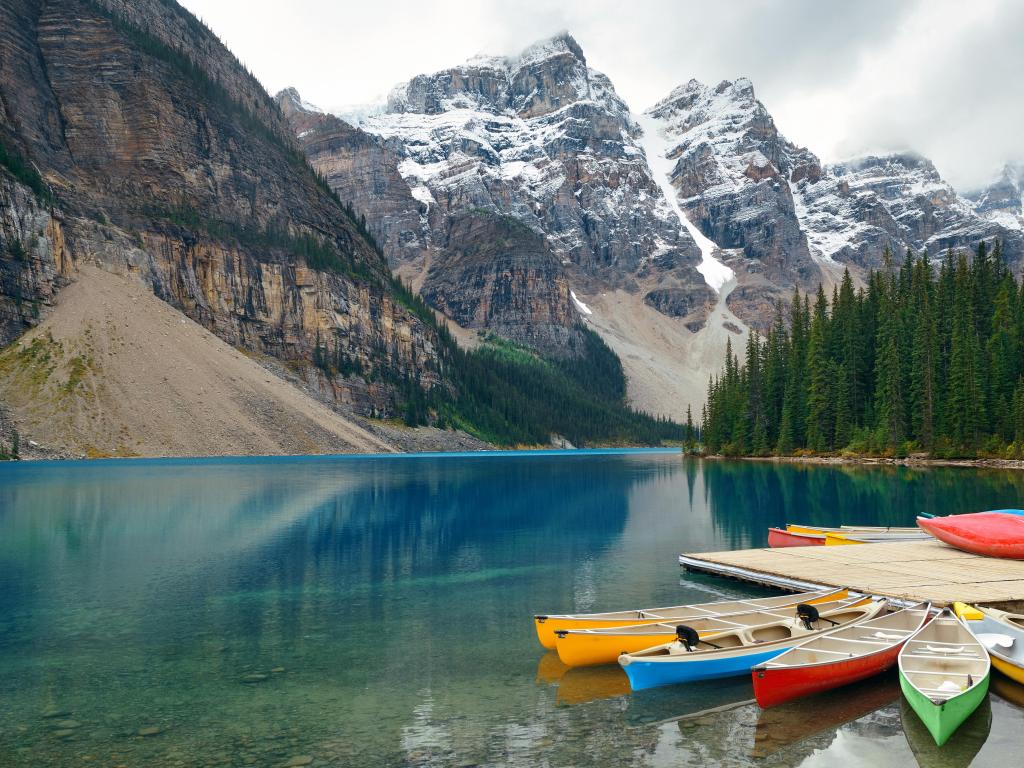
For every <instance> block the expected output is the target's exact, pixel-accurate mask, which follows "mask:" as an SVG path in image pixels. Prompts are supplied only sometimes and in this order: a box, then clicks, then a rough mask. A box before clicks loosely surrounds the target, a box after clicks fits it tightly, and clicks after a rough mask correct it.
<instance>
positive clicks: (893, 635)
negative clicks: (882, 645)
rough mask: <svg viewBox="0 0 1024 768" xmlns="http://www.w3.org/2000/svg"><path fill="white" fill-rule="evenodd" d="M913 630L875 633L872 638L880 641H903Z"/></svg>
mask: <svg viewBox="0 0 1024 768" xmlns="http://www.w3.org/2000/svg"><path fill="white" fill-rule="evenodd" d="M912 631H913V630H910V629H908V630H904V631H902V632H881V631H879V632H875V633H874V634H873V635H872V637H877V638H879V639H880V640H902V639H903V638H904V637H906V636H907V635H909V634H910V633H911V632H912Z"/></svg>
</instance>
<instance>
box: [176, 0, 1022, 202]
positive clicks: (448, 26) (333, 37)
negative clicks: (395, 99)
mask: <svg viewBox="0 0 1024 768" xmlns="http://www.w3.org/2000/svg"><path fill="white" fill-rule="evenodd" d="M184 5H185V6H186V7H188V8H189V9H190V10H192V11H193V12H194V13H196V14H197V15H199V16H200V17H201V18H203V19H204V20H205V21H206V22H207V23H208V24H209V25H210V26H211V27H212V28H213V30H214V31H215V32H216V33H217V34H219V35H220V37H221V39H223V40H224V41H225V43H226V44H227V45H228V46H229V47H230V48H231V49H232V50H233V51H234V52H235V53H236V54H237V55H238V56H239V58H241V59H242V60H243V61H244V62H245V63H246V64H247V65H249V66H250V68H251V69H252V70H253V71H254V72H255V73H256V75H257V77H259V78H260V79H261V81H262V82H263V83H264V85H265V86H266V87H267V88H268V90H270V91H271V92H274V91H276V90H278V89H280V88H283V87H285V86H287V85H294V86H296V87H297V88H298V89H299V91H300V92H301V93H302V94H303V96H304V97H305V98H307V99H309V100H311V101H313V102H314V103H317V104H321V105H323V106H325V107H327V108H332V109H336V108H339V107H341V106H343V105H346V104H353V103H365V102H369V101H373V100H376V99H378V98H380V97H381V96H383V95H384V94H386V93H387V91H388V90H390V88H391V87H392V86H393V85H394V84H396V83H398V82H400V81H403V80H406V79H408V78H410V77H412V76H413V75H416V74H419V73H421V72H431V71H435V70H438V69H442V68H444V67H447V66H452V65H454V64H457V63H459V62H461V61H464V60H465V59H467V58H469V57H470V56H472V55H474V54H477V53H494V54H503V53H507V54H512V53H516V52H518V51H519V50H520V49H522V48H523V47H525V46H526V45H528V44H529V43H531V42H533V41H534V40H536V39H539V38H542V37H546V36H549V35H552V34H555V33H556V32H558V31H560V30H563V29H568V30H569V31H570V32H571V33H572V34H573V35H574V36H575V37H576V39H577V40H578V41H579V42H580V44H581V46H582V47H583V50H584V52H585V53H586V55H587V59H588V61H589V63H590V64H591V66H594V67H595V68H597V69H600V70H601V71H603V72H605V73H606V74H607V75H608V76H609V77H611V79H612V81H613V83H615V86H616V89H617V90H618V91H619V93H620V94H621V95H622V96H623V97H624V98H625V99H626V101H627V102H628V103H629V104H630V105H631V107H632V108H633V109H636V110H641V109H644V108H646V107H648V106H650V105H651V104H652V103H654V102H655V101H657V100H658V99H660V98H661V97H663V96H664V95H665V94H666V93H668V91H670V90H671V89H672V88H673V87H674V86H676V85H678V84H680V83H682V82H685V81H686V80H689V79H690V78H691V77H696V78H697V79H699V80H702V81H704V82H708V83H716V82H718V81H720V80H723V79H734V78H736V77H739V76H741V75H743V76H747V77H750V78H751V80H753V82H754V86H755V89H756V91H757V94H758V96H759V97H760V98H761V99H762V101H764V102H765V105H766V106H767V107H768V109H769V110H770V111H771V112H772V114H773V115H774V116H775V117H776V120H777V121H778V123H779V126H780V128H781V129H782V130H783V131H784V132H785V133H786V135H787V136H788V137H789V138H790V139H792V140H793V141H796V142H797V143H800V144H803V145H806V146H808V147H809V148H810V149H811V150H813V151H815V152H817V153H818V154H819V155H821V156H822V157H823V159H825V160H835V159H840V158H842V157H846V156H850V155H853V154H858V153H862V152H866V151H891V150H902V149H916V150H917V151H920V152H921V153H923V154H925V155H927V156H929V157H930V158H931V159H932V160H933V161H934V162H935V163H936V165H937V166H938V168H939V170H940V171H941V172H942V173H943V174H944V175H946V176H947V177H948V178H949V180H950V181H952V182H953V183H954V184H956V185H958V186H959V187H961V188H968V187H971V186H975V185H978V184H981V183H984V182H986V181H987V180H988V179H989V178H991V176H993V175H994V173H995V172H996V170H997V169H998V167H999V166H1000V165H1001V164H1002V163H1003V162H1005V161H1007V160H1010V159H1018V158H1021V157H1022V156H1024V142H1022V141H1021V140H1020V138H1019V130H1020V129H1019V126H1021V125H1022V123H1024V86H1022V85H1021V81H1020V73H1021V72H1024V45H1021V44H1020V40H1021V39H1024V4H1020V3H1017V2H1014V0H975V2H972V3H964V2H962V0H916V1H913V2H911V1H910V0H908V1H907V2H899V3H893V2H890V1H889V0H862V1H861V2H856V3H823V2H820V0H795V1H793V2H785V3H778V2H770V1H769V0H734V1H733V2H728V3H722V2H717V3H711V2H694V1H693V0H690V1H689V2H676V1H674V0H648V1H647V2H637V3H634V4H632V5H631V6H629V7H628V9H626V6H623V4H622V3H621V2H613V1H612V0H589V1H585V0H564V1H563V2H543V1H542V0H520V2H517V3H514V4H512V3H506V2H501V1H500V0H479V1H478V2H476V3H465V2H461V1H460V2H447V1H441V0H438V1H435V2H423V1H422V0H421V1H420V2H413V1H412V0H377V2H375V3H358V4H356V3H332V2H327V1H326V0H292V2H291V3H290V4H289V5H288V9H287V12H283V11H282V9H281V6H280V4H279V3H278V2H276V1H272V0H185V2H184Z"/></svg>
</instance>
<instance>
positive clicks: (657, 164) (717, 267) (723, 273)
mask: <svg viewBox="0 0 1024 768" xmlns="http://www.w3.org/2000/svg"><path fill="white" fill-rule="evenodd" d="M633 119H634V120H635V121H636V122H637V123H638V124H639V125H640V128H641V130H642V131H643V133H642V134H641V136H640V139H639V143H640V146H641V147H642V148H643V150H644V154H645V155H646V157H647V164H648V165H649V166H650V169H651V175H652V177H653V178H654V181H655V183H657V185H658V186H659V187H660V188H661V191H662V194H663V195H664V196H665V202H666V204H667V205H668V206H669V208H670V209H671V210H672V212H673V213H674V214H675V216H676V217H677V218H678V219H679V223H680V224H682V225H683V227H684V228H685V229H686V231H687V232H689V233H690V237H692V238H693V239H694V241H695V242H696V243H697V247H698V248H700V255H701V262H700V265H699V266H698V267H697V271H698V272H700V273H701V275H703V276H704V280H705V282H707V284H708V285H709V286H710V287H711V289H712V290H714V291H715V293H721V292H722V287H723V286H724V285H725V284H726V283H728V282H729V281H730V280H733V279H735V277H736V273H735V272H733V271H732V269H730V268H729V267H727V266H726V265H725V264H723V263H722V262H721V261H719V260H718V259H717V258H715V255H714V254H715V251H716V250H718V246H717V245H715V243H713V242H712V241H711V239H710V238H708V237H706V236H705V235H704V233H703V232H701V231H700V229H698V228H697V227H696V226H695V225H694V224H693V222H691V221H690V219H689V218H688V217H687V215H686V214H685V213H684V212H683V209H682V208H681V207H680V205H679V201H678V199H677V198H676V189H675V187H673V186H672V180H671V177H672V166H673V162H672V160H671V159H670V158H669V152H670V150H671V142H670V141H669V140H668V137H667V136H666V135H665V128H664V124H663V122H662V121H661V120H658V118H656V117H653V116H651V115H649V114H645V115H634V116H633Z"/></svg>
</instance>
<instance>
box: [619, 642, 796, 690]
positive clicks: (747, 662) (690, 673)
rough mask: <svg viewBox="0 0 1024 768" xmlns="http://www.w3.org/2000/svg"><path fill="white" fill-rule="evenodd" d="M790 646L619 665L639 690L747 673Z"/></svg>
mask: <svg viewBox="0 0 1024 768" xmlns="http://www.w3.org/2000/svg"><path fill="white" fill-rule="evenodd" d="M791 647H792V645H788V646H782V647H778V648H772V649H770V650H767V651H757V649H756V648H754V649H750V650H749V652H747V653H737V654H735V655H729V656H727V657H724V658H722V657H719V658H711V659H695V660H693V661H691V662H687V661H683V660H680V659H679V658H678V657H677V658H676V659H674V660H673V661H672V662H669V663H666V662H658V661H641V660H635V659H634V660H631V661H630V662H629V663H628V664H625V665H623V668H624V669H625V670H626V675H628V676H629V684H630V686H631V687H632V689H633V690H634V691H642V690H644V689H646V688H657V687H659V686H662V685H676V684H677V683H689V682H693V681H695V680H715V679H719V678H723V677H735V676H737V675H746V674H750V670H751V669H752V668H753V667H754V666H756V665H758V664H762V663H763V662H766V661H771V660H772V659H774V658H775V657H776V656H778V655H779V654H780V653H784V652H785V651H788V650H789V649H790V648H791Z"/></svg>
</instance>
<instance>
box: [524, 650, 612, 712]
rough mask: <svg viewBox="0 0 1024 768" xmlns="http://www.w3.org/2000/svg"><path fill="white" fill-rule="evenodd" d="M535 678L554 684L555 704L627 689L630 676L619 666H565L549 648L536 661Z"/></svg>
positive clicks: (599, 697) (584, 699) (576, 701)
mask: <svg viewBox="0 0 1024 768" xmlns="http://www.w3.org/2000/svg"><path fill="white" fill-rule="evenodd" d="M536 682H538V683H544V684H547V685H553V686H556V687H557V689H558V690H557V693H556V695H555V701H556V702H557V703H558V704H583V703H585V702H588V701H596V700H597V699H610V698H614V697H615V696H623V695H625V694H627V693H629V678H628V677H626V673H625V672H623V671H622V669H620V668H619V667H581V668H579V669H573V668H572V667H567V666H566V665H565V664H563V663H562V661H561V659H559V658H558V654H557V653H554V652H553V651H548V652H547V653H545V654H544V655H543V656H541V658H540V661H539V662H537V677H536Z"/></svg>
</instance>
